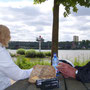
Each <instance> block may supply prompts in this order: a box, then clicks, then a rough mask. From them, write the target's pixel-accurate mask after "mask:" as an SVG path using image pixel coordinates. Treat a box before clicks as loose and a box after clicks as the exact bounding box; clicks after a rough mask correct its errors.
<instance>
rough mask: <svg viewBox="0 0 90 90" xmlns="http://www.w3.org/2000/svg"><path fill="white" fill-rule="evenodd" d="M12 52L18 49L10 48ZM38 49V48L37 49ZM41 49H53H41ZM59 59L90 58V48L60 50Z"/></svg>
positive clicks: (82, 59) (81, 59) (83, 59)
mask: <svg viewBox="0 0 90 90" xmlns="http://www.w3.org/2000/svg"><path fill="white" fill-rule="evenodd" d="M8 51H9V52H10V53H16V50H10V49H8ZM36 51H38V50H36ZM41 51H44V52H46V51H51V50H41ZM58 58H59V59H68V60H70V61H74V60H75V58H76V59H78V60H80V61H85V60H90V50H58Z"/></svg>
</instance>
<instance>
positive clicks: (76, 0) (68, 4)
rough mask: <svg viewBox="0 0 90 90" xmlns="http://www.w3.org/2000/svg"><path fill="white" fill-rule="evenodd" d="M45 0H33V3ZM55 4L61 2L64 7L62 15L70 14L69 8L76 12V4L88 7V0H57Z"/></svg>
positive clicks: (89, 2)
mask: <svg viewBox="0 0 90 90" xmlns="http://www.w3.org/2000/svg"><path fill="white" fill-rule="evenodd" d="M45 1H47V0H34V3H35V4H41V3H42V2H45ZM57 4H62V5H63V6H64V7H65V12H64V13H63V14H64V17H66V16H68V15H69V14H71V9H72V10H73V12H77V11H78V8H77V5H80V6H85V7H87V8H89V7H90V0H57Z"/></svg>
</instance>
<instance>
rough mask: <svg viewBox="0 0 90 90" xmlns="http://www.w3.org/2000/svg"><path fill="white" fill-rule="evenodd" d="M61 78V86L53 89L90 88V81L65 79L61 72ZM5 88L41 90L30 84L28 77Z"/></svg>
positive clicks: (81, 89) (84, 89) (8, 89)
mask: <svg viewBox="0 0 90 90" xmlns="http://www.w3.org/2000/svg"><path fill="white" fill-rule="evenodd" d="M58 78H59V80H60V81H59V84H60V86H59V88H55V89H53V90H90V83H82V82H80V81H77V80H75V79H72V78H68V79H65V78H64V77H63V76H62V75H61V74H60V76H59V77H58ZM5 90H41V89H40V88H37V87H36V85H35V84H30V83H29V82H28V79H25V80H20V81H17V82H15V83H14V84H13V85H11V86H10V87H8V88H6V89H5Z"/></svg>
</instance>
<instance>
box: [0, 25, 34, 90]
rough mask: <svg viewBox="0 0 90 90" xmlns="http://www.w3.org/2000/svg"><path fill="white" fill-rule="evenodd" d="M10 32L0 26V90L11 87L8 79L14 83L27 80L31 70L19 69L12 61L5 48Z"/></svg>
mask: <svg viewBox="0 0 90 90" xmlns="http://www.w3.org/2000/svg"><path fill="white" fill-rule="evenodd" d="M10 38H11V37H10V30H9V28H8V27H7V26H5V25H0V90H4V89H5V88H7V87H8V86H10V85H11V83H10V79H13V80H15V81H17V80H21V79H25V78H28V77H29V76H30V74H31V72H32V70H33V68H31V69H28V70H22V69H20V68H19V67H18V66H17V65H16V64H15V63H14V62H13V60H12V58H11V56H10V54H9V53H8V51H7V50H6V48H5V47H7V46H8V42H9V41H10Z"/></svg>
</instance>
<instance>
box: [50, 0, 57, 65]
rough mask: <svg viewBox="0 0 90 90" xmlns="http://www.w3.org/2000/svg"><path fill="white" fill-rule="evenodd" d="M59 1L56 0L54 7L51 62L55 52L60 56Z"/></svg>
mask: <svg viewBox="0 0 90 90" xmlns="http://www.w3.org/2000/svg"><path fill="white" fill-rule="evenodd" d="M57 1H58V0H54V9H53V28H52V54H51V64H52V57H53V53H56V54H57V56H58V32H59V4H57Z"/></svg>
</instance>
